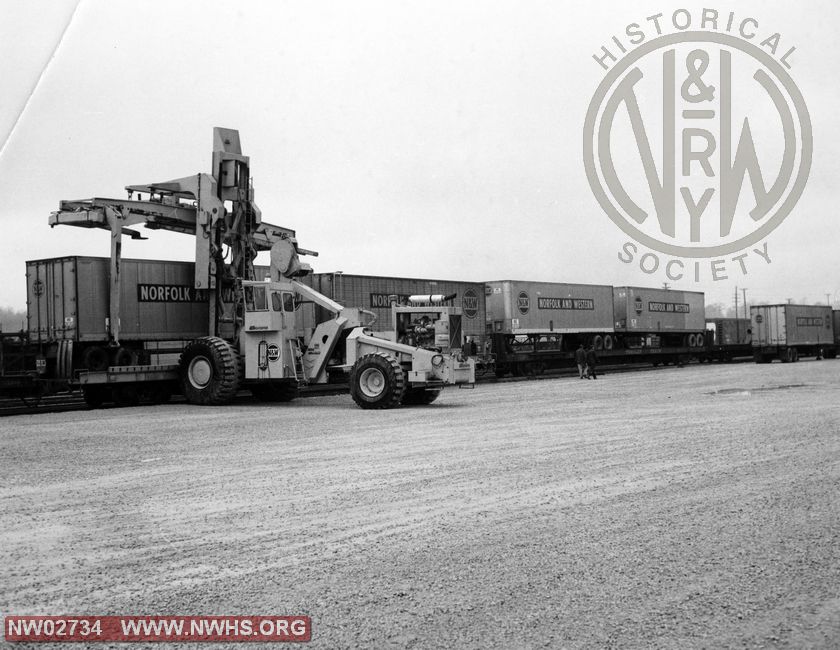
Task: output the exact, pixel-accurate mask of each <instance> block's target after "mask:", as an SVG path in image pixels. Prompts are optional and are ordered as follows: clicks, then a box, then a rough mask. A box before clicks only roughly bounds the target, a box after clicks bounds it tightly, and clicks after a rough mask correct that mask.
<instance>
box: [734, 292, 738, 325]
mask: <svg viewBox="0 0 840 650" xmlns="http://www.w3.org/2000/svg"><path fill="white" fill-rule="evenodd" d="M735 318H738V286H737V285H736V286H735Z"/></svg>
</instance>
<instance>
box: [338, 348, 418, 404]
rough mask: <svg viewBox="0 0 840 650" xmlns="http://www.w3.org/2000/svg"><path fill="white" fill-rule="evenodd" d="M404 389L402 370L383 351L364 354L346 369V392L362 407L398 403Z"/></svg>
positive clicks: (395, 361)
mask: <svg viewBox="0 0 840 650" xmlns="http://www.w3.org/2000/svg"><path fill="white" fill-rule="evenodd" d="M404 393H405V373H404V372H403V369H402V366H400V364H399V363H398V362H397V360H396V359H394V358H393V357H392V356H390V355H388V354H385V353H384V352H376V353H374V354H366V355H364V356H363V357H362V358H360V359H359V360H357V361H356V363H355V364H353V369H352V370H351V371H350V395H351V396H352V397H353V401H354V402H356V404H358V405H359V406H360V407H361V408H363V409H389V408H394V407H396V406H399V405H400V402H401V401H402V398H403V394H404Z"/></svg>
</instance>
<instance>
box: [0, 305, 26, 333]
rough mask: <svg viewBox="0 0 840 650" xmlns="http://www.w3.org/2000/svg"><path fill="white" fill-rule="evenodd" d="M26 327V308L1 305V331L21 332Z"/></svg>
mask: <svg viewBox="0 0 840 650" xmlns="http://www.w3.org/2000/svg"><path fill="white" fill-rule="evenodd" d="M22 329H26V310H24V309H20V310H18V309H12V308H11V307H0V331H3V332H19V331H20V330H22Z"/></svg>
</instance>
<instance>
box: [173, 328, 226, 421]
mask: <svg viewBox="0 0 840 650" xmlns="http://www.w3.org/2000/svg"><path fill="white" fill-rule="evenodd" d="M178 365H179V368H178V373H179V375H180V377H181V389H182V391H183V393H184V397H186V398H187V401H188V402H190V403H191V404H205V405H215V404H227V403H228V402H230V401H231V400H232V399H233V398H234V397H235V396H236V391H238V390H239V383H240V381H241V378H242V374H241V367H242V366H241V364H240V362H239V354H238V353H237V352H236V350H235V349H234V347H233V346H232V345H231V344H230V343H228V342H227V341H225V340H224V339H220V338H217V337H215V336H205V337H202V338H200V339H196V340H195V341H193V342H191V343H189V344H188V345H187V347H186V348H184V351H183V352H182V353H181V360H180V362H179V364H178Z"/></svg>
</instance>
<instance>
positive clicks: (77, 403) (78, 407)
mask: <svg viewBox="0 0 840 650" xmlns="http://www.w3.org/2000/svg"><path fill="white" fill-rule="evenodd" d="M747 360H748V359H746V358H745V359H743V361H747ZM749 360H750V361H751V359H749ZM661 369H662V368H659V367H655V366H653V365H651V364H650V363H638V364H622V365H602V366H598V374H599V375H604V374H621V373H626V372H647V371H652V370H661ZM576 375H577V368H562V369H556V370H547V371H546V372H545V373H544V374H541V375H534V376H522V377H502V378H499V377H496V376H495V375H493V374H492V373H488V374H486V375H483V376H480V377H476V383H499V384H508V383H518V382H523V381H545V380H550V379H560V378H563V377H574V376H576ZM347 391H348V387H347V384H325V385H317V386H306V387H304V388H301V391H300V397H320V396H325V395H341V394H344V393H347ZM250 399H251V395H250V393H249V392H248V391H241V392H240V394H239V395H238V396H237V398H236V401H237V402H240V403H241V402H246V401H248V400H250ZM179 402H180V403H183V402H184V398H183V396H182V395H174V396H173V397H172V400H171V403H173V404H177V403H179ZM101 408H105V409H108V408H125V407H120V406H117V405H115V404H107V405H105V406H102V407H101ZM87 409H88V406H87V404H85V401H84V399H83V398H82V395H81V393H80V392H72V393H62V394H59V395H48V396H44V397H41V398H35V397H27V398H18V397H15V398H2V399H0V417H4V416H8V415H31V414H33V413H63V412H66V411H84V410H87Z"/></svg>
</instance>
